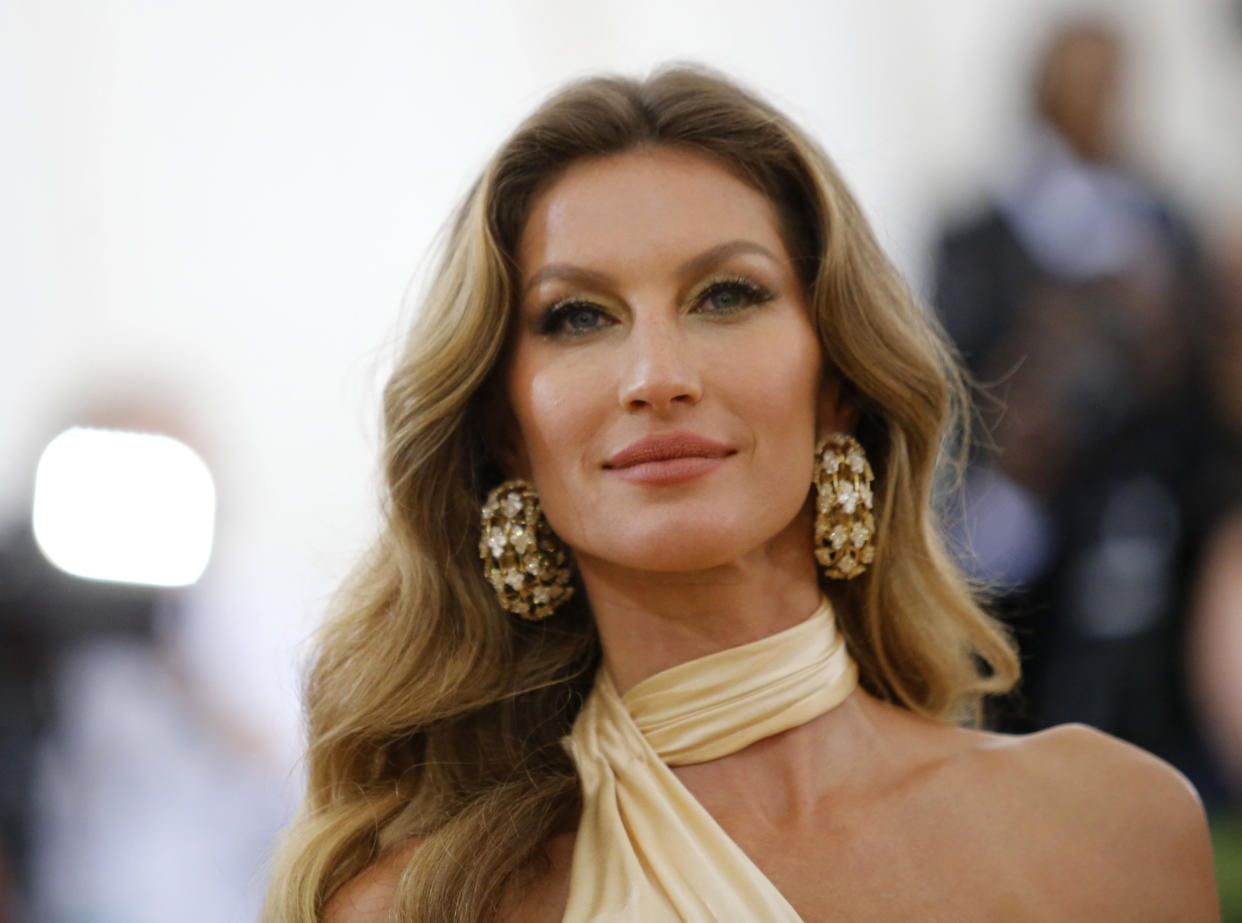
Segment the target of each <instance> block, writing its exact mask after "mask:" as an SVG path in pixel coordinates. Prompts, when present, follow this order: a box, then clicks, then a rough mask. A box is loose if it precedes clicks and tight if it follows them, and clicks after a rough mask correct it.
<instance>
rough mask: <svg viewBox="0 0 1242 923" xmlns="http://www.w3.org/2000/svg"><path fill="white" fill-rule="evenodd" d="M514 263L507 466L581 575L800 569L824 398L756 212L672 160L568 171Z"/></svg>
mask: <svg viewBox="0 0 1242 923" xmlns="http://www.w3.org/2000/svg"><path fill="white" fill-rule="evenodd" d="M518 261H519V267H520V272H521V278H520V286H521V288H520V291H519V297H520V307H519V314H518V317H517V318H516V321H515V331H514V335H513V340H512V346H511V352H510V359H509V364H508V368H507V387H508V397H509V401H510V404H511V407H512V410H513V412H514V415H515V417H516V419H517V424H518V429H519V431H520V440H519V444H518V445H517V446H516V449H515V451H514V452H513V453H512V463H511V465H510V467H511V468H513V469H514V473H515V474H521V475H524V476H528V477H530V478H531V479H532V480H533V481H534V483H535V486H536V488H537V489H538V492H539V495H540V498H541V500H542V503H543V507H544V511H545V513H546V514H547V517H548V521H549V522H550V523H551V525H552V528H553V529H554V530H555V531H556V532H557V533H558V534H559V535H560V536H561V537H562V538H563V539H564V540H565V541H566V542H567V543H568V544H569V545H570V546H571V547H572V548H573V549H574V551H575V552H576V554H577V556H578V559H579V563H580V565H582V566H584V567H585V566H588V563H589V562H590V561H591V560H592V559H596V560H597V561H598V562H600V563H608V564H612V565H619V566H622V567H628V568H636V569H642V570H657V571H683V570H701V569H705V568H708V567H715V566H719V565H724V564H728V563H730V562H732V561H736V560H739V559H741V558H743V557H744V556H746V555H749V554H753V553H760V554H765V553H774V552H775V551H776V549H775V548H774V547H773V545H774V543H781V542H784V543H786V544H789V543H791V542H792V543H797V544H798V545H799V546H801V547H803V548H804V549H805V551H806V554H807V556H808V557H809V555H810V542H811V539H810V531H809V521H810V520H809V516H799V513H800V512H801V511H803V510H804V507H806V505H807V497H808V491H809V487H810V483H811V467H812V456H813V454H814V444H815V439H816V435H817V429H819V430H821V431H822V432H827V431H829V430H831V429H833V428H835V424H836V423H837V422H838V420H836V419H828V418H827V417H835V416H838V415H839V414H838V413H837V410H836V409H835V408H837V407H838V401H837V389H836V387H835V385H834V384H833V383H827V382H825V381H824V380H823V379H824V375H823V367H822V359H821V354H820V347H819V343H818V340H817V338H816V335H815V332H814V330H813V329H812V326H811V321H810V314H809V310H808V306H807V301H806V294H805V292H804V291H803V288H802V285H801V283H800V281H799V279H798V277H797V273H796V272H795V269H794V267H793V265H792V264H791V262H790V258H789V254H788V252H787V250H786V247H785V244H784V241H783V239H782V235H781V228H780V224H779V219H778V217H777V213H776V210H775V208H774V207H773V205H772V203H771V202H770V201H769V200H768V199H767V197H766V196H764V195H763V194H762V193H760V192H758V191H756V190H755V189H754V188H753V187H751V186H749V185H747V184H746V183H745V182H743V181H741V180H740V179H738V178H737V177H736V176H734V175H733V174H732V173H731V172H729V171H728V170H727V169H725V168H723V167H721V166H720V165H718V164H717V163H715V162H714V161H712V160H709V159H706V158H704V157H702V156H699V155H696V154H692V153H687V152H684V151H678V150H674V149H671V148H665V147H653V148H645V149H641V150H638V151H633V152H628V153H624V154H618V155H612V156H608V157H605V158H601V159H593V160H585V161H580V162H578V163H576V164H574V165H573V166H571V167H570V168H569V169H568V170H567V171H566V172H565V173H564V174H562V175H561V176H560V177H559V178H558V179H557V181H556V182H555V183H553V184H552V185H551V186H549V187H548V188H547V189H546V190H544V191H543V192H542V193H541V194H540V195H538V196H537V197H536V198H535V200H534V203H533V207H532V210H531V213H530V217H529V219H528V221H527V224H526V226H525V228H524V230H523V232H522V236H521V238H520V240H519V245H518ZM821 407H822V408H833V409H830V410H829V411H828V412H827V413H826V414H820V413H819V412H818V411H819V408H821ZM817 417H825V419H817ZM817 424H819V425H818V426H817Z"/></svg>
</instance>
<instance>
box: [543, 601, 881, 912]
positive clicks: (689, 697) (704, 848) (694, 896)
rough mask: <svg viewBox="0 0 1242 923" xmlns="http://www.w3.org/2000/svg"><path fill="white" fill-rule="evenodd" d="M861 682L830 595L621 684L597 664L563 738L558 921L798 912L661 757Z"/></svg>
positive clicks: (819, 708) (782, 722) (766, 730)
mask: <svg viewBox="0 0 1242 923" xmlns="http://www.w3.org/2000/svg"><path fill="white" fill-rule="evenodd" d="M857 684H858V668H857V667H856V666H855V664H854V661H853V660H852V659H851V658H850V656H849V653H848V652H847V651H846V649H845V643H844V640H843V639H842V638H841V636H840V635H839V634H838V633H837V631H836V625H835V622H834V620H833V615H832V608H831V607H830V606H829V604H828V601H827V600H824V601H823V602H822V603H821V605H820V607H819V608H818V609H817V610H816V611H815V613H814V614H813V615H811V617H810V618H808V619H807V620H806V621H804V622H802V623H800V624H798V625H795V626H794V627H793V628H789V629H787V630H785V631H782V632H779V633H777V634H775V635H770V636H768V637H766V638H762V639H760V640H758V641H755V642H752V643H750V644H744V645H742V646H740V647H735V648H730V649H728V650H724V651H719V652H717V653H715V654H709V655H708V656H706V657H701V658H699V659H697V660H692V661H690V662H688V663H683V664H678V665H677V666H675V667H672V668H671V669H668V670H665V671H663V672H661V673H657V674H656V675H655V676H651V677H648V678H647V679H645V680H643V681H642V682H640V683H638V684H637V685H636V686H634V687H633V688H632V689H630V690H629V691H628V692H626V694H625V695H623V696H622V695H618V693H617V690H616V687H615V686H614V685H613V682H612V678H611V677H610V676H609V675H608V671H607V670H606V669H601V670H600V671H599V673H598V674H597V675H596V678H595V686H594V688H593V689H592V691H591V694H590V696H589V697H588V698H587V701H586V704H585V705H584V706H583V708H582V712H581V713H580V714H579V716H578V719H577V721H576V722H575V723H574V727H573V731H572V732H571V734H570V735H569V736H568V737H566V738H565V746H566V749H568V750H569V752H570V754H571V755H572V756H573V758H574V761H575V762H576V764H577V766H578V773H579V776H580V778H581V784H582V794H583V810H582V818H581V820H580V822H579V826H578V835H577V840H576V844H575V846H574V858H573V870H572V873H571V877H570V887H569V901H568V904H567V906H566V909H565V915H564V917H563V920H564V921H565V923H583V921H587V920H592V921H608V923H631V921H635V923H664V921H670V923H672V921H686V923H700V921H702V923H708V921H735V920H763V921H775V923H794V921H800V918H799V916H798V914H797V913H796V912H795V911H794V909H793V907H791V906H790V905H789V902H788V901H786V900H785V898H784V897H783V896H782V895H781V893H780V892H779V891H778V890H777V889H776V887H775V886H774V885H773V884H772V883H771V882H770V881H768V879H767V878H766V877H765V876H764V875H763V873H762V872H760V871H759V869H758V868H757V867H756V866H755V864H754V863H753V862H751V860H750V859H749V858H748V857H747V856H746V854H745V853H744V852H742V850H741V848H740V847H738V845H737V844H736V843H734V842H733V840H731V839H730V838H729V836H728V834H726V833H725V832H724V830H723V829H721V827H720V825H719V824H717V823H716V821H715V820H714V819H713V818H712V816H711V815H710V814H708V813H707V811H706V809H704V808H703V806H702V805H701V804H699V802H698V801H697V800H696V799H695V798H694V796H693V795H692V794H690V791H689V790H688V789H687V788H686V787H685V786H684V785H682V783H681V781H680V780H679V779H678V778H677V777H676V776H675V775H674V774H673V772H672V770H671V769H670V768H669V766H684V765H688V764H691V763H702V762H706V761H708V760H714V759H718V758H720V757H722V756H727V755H729V754H730V753H735V752H737V751H738V750H741V749H742V748H743V747H746V746H748V745H749V744H752V743H754V742H755V741H757V740H760V739H762V738H764V737H768V736H771V735H772V734H778V733H780V732H781V731H786V730H789V729H790V728H793V727H797V726H798V725H800V724H804V723H805V722H807V721H810V720H811V719H812V718H815V717H817V716H819V715H822V714H824V713H825V712H827V711H829V710H831V709H832V708H835V707H836V706H837V705H839V704H840V703H841V702H843V701H844V700H845V699H846V697H847V696H848V695H849V694H850V693H851V692H852V691H853V690H854V688H855V686H857Z"/></svg>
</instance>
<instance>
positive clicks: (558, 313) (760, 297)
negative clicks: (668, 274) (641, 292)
mask: <svg viewBox="0 0 1242 923" xmlns="http://www.w3.org/2000/svg"><path fill="white" fill-rule="evenodd" d="M730 291H731V292H740V293H741V294H742V296H743V297H744V298H745V299H746V301H747V302H748V303H747V304H744V305H741V306H739V307H736V308H724V309H720V310H717V311H715V312H713V313H716V314H720V315H730V314H736V313H739V312H741V311H745V310H746V309H747V308H752V307H755V306H756V305H760V304H763V303H764V302H767V301H771V300H772V298H773V297H775V296H773V294H772V292H771V291H769V290H768V289H767V288H766V287H765V286H762V285H759V284H758V283H756V282H753V281H751V280H750V279H747V278H746V277H745V276H732V275H729V276H715V277H713V278H711V279H709V280H708V281H707V282H706V283H704V284H703V285H702V286H701V287H700V288H699V289H698V291H697V292H696V293H695V294H694V296H693V298H692V299H691V302H692V303H693V304H694V305H695V307H698V306H699V305H701V304H702V303H703V302H704V301H706V300H707V299H709V298H711V297H713V296H714V295H717V294H719V293H721V292H730ZM579 311H591V312H594V313H595V314H597V315H603V314H604V313H605V312H604V311H603V310H602V309H601V308H600V307H599V306H598V305H595V304H593V303H591V302H589V301H584V300H582V299H580V298H576V297H572V296H571V297H570V298H567V299H565V300H564V301H558V302H556V303H555V304H553V305H552V306H551V307H550V308H548V310H547V311H545V312H544V315H543V317H542V318H541V319H540V321H539V333H540V334H542V335H544V336H556V335H562V336H569V337H574V336H584V335H586V334H590V333H593V332H595V331H596V330H598V329H599V328H598V327H591V328H587V329H584V330H581V331H577V332H575V331H572V330H570V329H568V328H566V327H565V324H566V322H567V321H568V320H569V319H570V318H571V317H572V316H573V315H574V314H576V313H578V312H579Z"/></svg>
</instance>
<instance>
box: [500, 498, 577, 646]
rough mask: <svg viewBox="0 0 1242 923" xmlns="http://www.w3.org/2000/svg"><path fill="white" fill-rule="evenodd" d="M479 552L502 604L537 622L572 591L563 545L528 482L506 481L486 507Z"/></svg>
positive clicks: (511, 610) (509, 610)
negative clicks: (545, 516)
mask: <svg viewBox="0 0 1242 923" xmlns="http://www.w3.org/2000/svg"><path fill="white" fill-rule="evenodd" d="M481 512H482V528H481V531H480V536H479V556H480V557H481V558H482V559H483V561H484V562H485V565H484V570H483V572H484V576H485V577H486V579H487V581H488V583H489V584H491V586H492V589H493V590H495V592H496V596H497V597H498V599H499V600H500V605H501V606H502V607H503V608H504V609H505V610H506V611H508V612H511V613H513V614H514V615H519V616H521V617H522V618H524V619H528V620H531V621H536V620H538V619H543V618H547V617H548V616H549V615H551V614H552V612H553V610H554V609H555V608H556V607H557V606H559V605H560V604H561V603H563V602H565V601H566V600H567V599H569V598H570V597H571V596H573V592H574V589H573V587H572V586H571V585H570V579H571V572H570V568H569V562H568V559H567V556H566V549H565V546H564V545H562V544H561V542H560V540H559V539H558V538H557V537H556V533H554V532H553V531H552V529H551V527H550V526H549V525H548V521H547V519H545V518H544V516H543V510H542V509H541V508H540V505H539V497H538V495H537V494H536V493H535V490H534V488H533V487H532V486H531V485H530V484H528V483H526V482H525V481H506V482H505V483H503V484H501V485H500V486H499V487H497V488H495V489H494V490H492V491H491V492H490V493H489V494H488V496H487V500H486V501H485V502H484V504H483V506H482V511H481Z"/></svg>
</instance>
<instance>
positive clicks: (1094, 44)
mask: <svg viewBox="0 0 1242 923" xmlns="http://www.w3.org/2000/svg"><path fill="white" fill-rule="evenodd" d="M1123 64H1124V60H1123V48H1122V44H1121V41H1120V39H1119V38H1118V36H1117V34H1116V33H1115V32H1114V31H1113V29H1112V28H1111V27H1110V26H1108V25H1107V24H1104V23H1102V22H1096V21H1077V22H1072V23H1069V24H1066V25H1064V26H1063V27H1061V28H1060V29H1058V30H1057V31H1056V32H1055V34H1054V35H1053V36H1052V38H1051V40H1050V42H1049V43H1048V45H1047V46H1046V49H1045V52H1044V54H1043V56H1042V59H1041V61H1040V63H1039V66H1038V69H1037V73H1036V75H1035V80H1034V85H1033V88H1032V103H1033V107H1032V108H1033V112H1034V118H1033V120H1032V124H1031V125H1030V129H1029V135H1028V138H1027V143H1026V145H1025V146H1024V149H1023V152H1022V154H1021V156H1020V158H1019V159H1018V162H1017V163H1015V164H1014V166H1013V169H1012V170H1011V171H1010V173H1009V176H1008V178H1007V180H1006V181H1005V183H1004V184H1003V185H1002V187H1001V189H1000V190H999V192H998V194H997V195H996V197H995V199H994V201H992V202H991V203H990V204H989V205H988V207H987V208H986V209H985V210H984V211H983V212H982V214H979V215H976V216H975V217H973V218H972V219H970V220H969V221H967V222H966V223H964V224H962V225H960V226H957V227H954V228H952V229H951V230H950V231H949V232H948V233H947V234H946V235H945V236H944V238H943V239H942V241H941V242H940V245H939V247H938V251H937V258H936V295H935V299H936V304H937V306H938V309H939V311H940V314H941V316H942V318H943V322H944V324H945V327H946V328H947V331H948V333H949V334H950V336H951V337H952V339H953V340H954V342H955V343H956V345H957V347H958V349H959V350H960V352H961V354H962V356H963V358H964V361H965V363H966V364H967V366H968V368H969V370H970V371H971V373H973V375H974V376H975V378H976V380H977V381H978V382H979V383H981V385H982V386H983V387H984V388H985V389H986V395H987V396H986V397H985V399H984V401H983V402H982V403H983V406H982V411H983V416H984V420H985V423H986V430H987V432H988V434H989V437H990V442H991V445H990V446H987V447H985V448H980V449H978V450H977V451H976V452H975V457H974V460H973V463H972V465H971V468H970V471H969V473H968V477H967V492H968V499H967V508H966V510H965V517H964V521H963V529H964V533H965V536H964V541H963V546H964V561H965V563H966V566H967V567H968V568H969V569H971V570H972V571H973V573H974V574H975V576H977V577H979V578H980V579H982V580H984V581H986V582H988V583H990V584H992V585H994V586H997V587H999V588H1000V589H999V593H1000V601H999V605H1000V609H1001V611H1002V612H1005V613H1007V616H1008V618H1009V619H1010V620H1011V622H1012V624H1013V626H1014V627H1015V630H1016V633H1017V637H1018V639H1019V643H1020V646H1021V653H1022V658H1023V667H1024V686H1023V688H1022V690H1021V691H1020V695H1018V696H1016V697H1012V698H1010V699H1009V700H1008V701H1007V702H1006V703H1004V704H1003V705H1002V706H1001V707H1000V708H999V709H998V711H997V713H996V716H995V717H996V720H997V721H998V724H999V725H1000V726H1001V727H1005V728H1008V729H1011V730H1033V729H1036V728H1041V727H1047V726H1051V725H1054V724H1058V723H1061V722H1065V721H1082V722H1086V723H1088V724H1091V725H1093V726H1095V727H1098V728H1100V729H1103V730H1106V731H1108V732H1110V733H1113V734H1116V735H1118V736H1121V737H1123V738H1125V739H1127V740H1130V741H1132V742H1134V743H1137V744H1139V745H1140V746H1143V747H1145V748H1147V749H1149V750H1151V751H1153V752H1155V753H1158V754H1160V755H1161V756H1163V757H1165V758H1166V759H1168V760H1170V761H1171V762H1173V763H1174V764H1175V765H1177V766H1179V767H1180V768H1181V769H1182V770H1183V771H1185V772H1186V773H1187V774H1188V775H1190V777H1191V778H1192V779H1193V780H1194V781H1195V783H1196V784H1197V785H1198V786H1199V787H1200V791H1201V792H1203V794H1204V796H1205V798H1207V799H1208V800H1209V801H1215V800H1218V799H1219V798H1221V797H1222V796H1223V793H1222V790H1221V786H1220V784H1219V777H1218V774H1217V772H1216V770H1215V768H1214V766H1213V763H1212V761H1211V760H1210V758H1209V757H1208V756H1207V753H1206V751H1205V748H1204V747H1203V746H1202V743H1201V738H1200V736H1199V734H1198V733H1197V732H1196V727H1195V721H1194V718H1193V715H1192V711H1191V709H1190V707H1189V705H1188V697H1187V695H1186V685H1187V683H1186V677H1185V676H1184V668H1183V663H1184V661H1183V657H1182V653H1181V652H1182V651H1183V649H1184V632H1185V625H1186V612H1187V600H1188V598H1189V591H1190V586H1191V581H1192V578H1193V572H1194V564H1195V561H1196V560H1197V558H1198V555H1199V552H1200V548H1201V545H1202V542H1203V538H1204V536H1205V535H1206V534H1207V532H1208V531H1209V528H1210V521H1211V518H1212V516H1213V511H1214V504H1215V499H1214V498H1213V496H1212V495H1211V494H1210V492H1207V491H1205V490H1204V485H1203V483H1202V470H1201V467H1202V460H1203V458H1204V457H1205V456H1204V452H1203V450H1204V446H1205V443H1206V440H1208V438H1209V434H1210V433H1211V432H1212V429H1213V424H1212V421H1211V415H1212V411H1211V407H1212V405H1211V402H1210V401H1209V400H1208V389H1207V383H1206V381H1205V380H1204V376H1203V375H1202V371H1203V369H1204V367H1205V366H1204V360H1205V358H1206V357H1207V356H1209V355H1210V354H1211V349H1212V343H1211V342H1210V338H1209V336H1208V335H1207V334H1208V331H1209V330H1210V329H1211V327H1210V325H1211V321H1212V318H1213V316H1214V312H1215V310H1216V309H1215V307H1214V304H1215V293H1214V290H1213V284H1212V280H1211V276H1210V273H1208V271H1207V270H1206V269H1205V265H1204V260H1203V259H1202V257H1201V255H1200V250H1199V247H1198V245H1197V243H1196V240H1195V235H1194V234H1193V233H1192V231H1191V229H1190V227H1189V226H1188V224H1187V223H1186V222H1185V220H1183V219H1182V218H1181V217H1180V216H1179V215H1178V214H1177V213H1176V212H1175V211H1174V210H1173V209H1172V208H1171V207H1170V206H1169V205H1168V204H1167V203H1166V202H1165V201H1164V199H1163V197H1162V196H1161V195H1160V194H1159V193H1158V192H1157V191H1156V190H1155V188H1154V186H1153V185H1152V184H1150V183H1148V182H1146V181H1144V180H1143V179H1141V178H1140V177H1139V176H1138V175H1137V173H1136V172H1135V171H1133V170H1131V169H1129V168H1128V167H1127V166H1126V164H1125V163H1124V159H1123V157H1122V154H1121V152H1120V151H1119V150H1118V149H1117V141H1116V139H1117V130H1116V129H1117V127H1118V126H1117V121H1118V112H1119V105H1118V102H1119V87H1120V84H1121V77H1122V68H1123Z"/></svg>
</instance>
